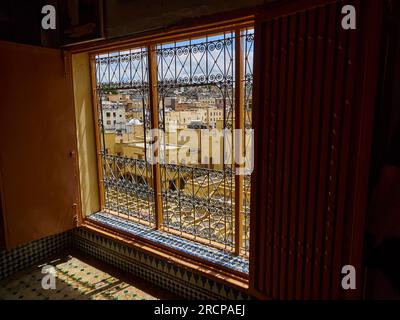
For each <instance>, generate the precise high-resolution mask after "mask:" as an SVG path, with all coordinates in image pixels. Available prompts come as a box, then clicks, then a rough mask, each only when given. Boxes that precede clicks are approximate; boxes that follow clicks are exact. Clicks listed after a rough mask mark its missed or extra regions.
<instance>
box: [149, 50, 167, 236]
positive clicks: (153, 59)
mask: <svg viewBox="0 0 400 320" xmlns="http://www.w3.org/2000/svg"><path fill="white" fill-rule="evenodd" d="M147 54H148V68H149V72H148V74H149V103H150V114H151V128H152V130H153V132H154V131H155V130H158V90H157V87H158V79H157V52H156V47H155V45H149V46H148V48H147ZM145 143H147V142H146V141H145ZM151 143H152V146H153V148H154V149H152V156H153V157H154V158H153V163H152V171H153V188H154V208H155V227H156V229H160V228H161V225H162V223H163V211H162V197H161V173H160V163H159V150H160V146H161V145H160V137H159V136H157V137H154V135H153V141H151Z"/></svg>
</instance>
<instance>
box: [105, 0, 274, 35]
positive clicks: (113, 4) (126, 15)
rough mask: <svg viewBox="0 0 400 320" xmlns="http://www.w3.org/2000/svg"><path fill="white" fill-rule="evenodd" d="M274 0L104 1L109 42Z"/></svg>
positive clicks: (106, 31)
mask: <svg viewBox="0 0 400 320" xmlns="http://www.w3.org/2000/svg"><path fill="white" fill-rule="evenodd" d="M266 2H271V0H269V1H268V0H168V1H166V0H151V1H142V0H104V31H105V35H106V37H107V38H114V37H119V36H124V35H129V34H135V33H140V32H146V31H151V30H158V29H162V28H165V27H169V26H171V25H175V24H178V23H180V22H182V21H190V20H191V19H195V18H200V17H204V16H210V15H217V14H221V17H223V14H224V13H227V12H229V11H235V10H240V9H245V8H251V7H257V6H260V5H263V4H264V3H266Z"/></svg>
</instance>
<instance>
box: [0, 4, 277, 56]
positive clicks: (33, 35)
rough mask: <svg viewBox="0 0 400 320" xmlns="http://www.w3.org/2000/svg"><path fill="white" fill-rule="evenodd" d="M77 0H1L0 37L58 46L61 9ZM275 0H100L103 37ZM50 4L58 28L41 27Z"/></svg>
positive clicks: (124, 34)
mask: <svg viewBox="0 0 400 320" xmlns="http://www.w3.org/2000/svg"><path fill="white" fill-rule="evenodd" d="M68 1H70V2H71V3H73V2H77V1H78V2H79V0H2V1H1V5H0V40H5V41H11V42H18V43H24V44H31V45H40V46H44V47H53V48H57V47H60V44H61V42H62V41H61V40H60V35H62V30H60V29H62V26H61V25H60V22H61V21H63V18H64V15H65V14H66V13H65V11H63V10H62V8H65V7H67V6H68V3H67V2H68ZM81 1H83V0H81ZM271 1H276V0H168V1H165V0H148V1H145V0H103V1H100V3H102V4H103V26H104V35H105V37H106V38H116V37H123V36H127V35H134V34H138V33H143V32H148V31H152V30H162V29H163V28H166V27H171V26H174V25H177V24H181V23H188V22H190V21H191V20H192V19H199V18H202V17H206V16H213V15H217V16H221V19H223V18H224V16H227V14H229V13H232V12H238V11H240V10H242V9H251V8H254V7H258V6H261V5H263V4H264V3H267V2H271ZM46 4H51V5H54V6H55V7H56V11H57V29H56V30H42V29H41V20H42V17H43V14H42V13H41V9H42V7H43V6H44V5H46Z"/></svg>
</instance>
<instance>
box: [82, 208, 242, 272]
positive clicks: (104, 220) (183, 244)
mask: <svg viewBox="0 0 400 320" xmlns="http://www.w3.org/2000/svg"><path fill="white" fill-rule="evenodd" d="M88 219H89V220H92V221H95V222H98V223H101V224H103V225H106V226H109V227H112V228H114V229H116V230H121V231H124V232H128V233H131V234H134V235H139V236H141V237H143V238H145V239H147V240H151V241H154V242H156V243H159V244H163V245H165V246H168V247H170V248H173V249H175V250H179V251H182V252H185V253H188V254H191V255H193V256H196V257H199V258H202V259H205V260H208V261H210V262H212V263H215V264H217V265H221V266H224V267H227V268H230V269H232V270H236V271H240V272H243V273H248V272H249V261H248V259H245V258H242V257H238V256H235V255H233V254H231V253H229V252H225V251H222V250H218V249H215V248H210V247H209V246H207V245H204V244H201V243H197V242H194V241H190V240H187V239H182V238H180V237H178V236H175V235H172V234H170V233H167V232H163V231H160V230H154V229H152V228H149V227H147V226H145V225H140V224H137V223H134V222H132V221H127V220H126V219H123V218H120V217H117V216H115V215H112V214H109V213H105V212H98V213H95V214H92V215H90V216H89V217H88Z"/></svg>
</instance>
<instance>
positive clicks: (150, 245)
mask: <svg viewBox="0 0 400 320" xmlns="http://www.w3.org/2000/svg"><path fill="white" fill-rule="evenodd" d="M96 215H97V216H96ZM105 215H106V214H104V213H101V212H100V213H96V214H94V215H91V216H88V217H86V218H85V220H84V222H83V224H82V227H83V228H86V229H88V230H90V231H92V232H95V233H98V234H101V235H103V236H106V237H109V238H112V239H113V240H116V241H118V242H120V243H122V244H124V245H127V246H130V247H133V248H135V249H137V250H141V251H145V252H146V253H148V254H151V255H153V256H156V257H159V258H162V259H164V260H166V261H168V262H169V263H172V264H176V265H178V266H180V267H182V268H185V269H189V270H191V271H193V272H196V273H200V274H203V275H206V276H207V277H209V278H212V279H214V280H216V281H220V282H222V283H224V284H227V285H229V286H232V287H233V288H236V289H239V290H243V291H247V290H248V275H247V273H244V272H240V271H238V270H233V269H231V268H228V267H226V266H223V265H220V264H217V263H215V262H212V261H208V260H205V259H204V258H202V257H201V256H197V257H196V256H194V255H192V254H190V253H187V252H185V251H181V250H179V249H177V248H173V247H172V246H171V245H169V244H166V243H160V242H159V241H155V240H156V239H154V240H153V239H151V238H150V239H149V237H148V235H149V234H151V233H152V232H157V233H160V232H162V231H157V230H152V229H149V230H148V231H147V232H146V231H145V232H142V233H141V234H138V233H137V232H136V233H135V232H131V230H129V229H127V228H126V227H125V228H121V227H120V226H119V227H118V226H117V225H116V224H111V225H110V224H108V223H106V222H105V219H104V217H105ZM95 217H96V218H95ZM101 218H103V219H101ZM121 220H122V219H121ZM118 222H120V221H118ZM128 222H129V221H126V223H128ZM131 223H132V222H131ZM132 224H133V225H135V226H138V225H137V224H134V223H132ZM138 227H139V228H140V229H141V226H138ZM144 228H146V227H144ZM142 231H143V230H142ZM162 233H164V234H165V232H162ZM156 235H157V234H156ZM184 241H187V240H184Z"/></svg>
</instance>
